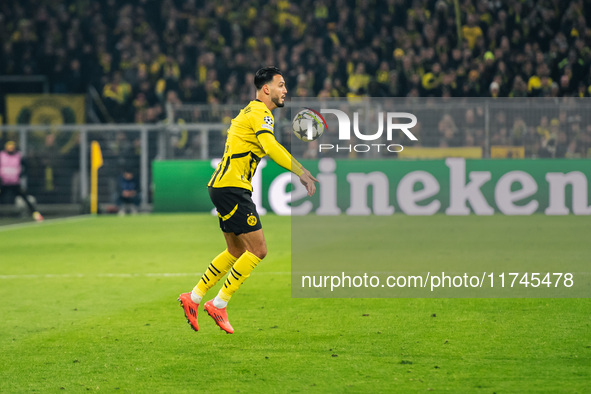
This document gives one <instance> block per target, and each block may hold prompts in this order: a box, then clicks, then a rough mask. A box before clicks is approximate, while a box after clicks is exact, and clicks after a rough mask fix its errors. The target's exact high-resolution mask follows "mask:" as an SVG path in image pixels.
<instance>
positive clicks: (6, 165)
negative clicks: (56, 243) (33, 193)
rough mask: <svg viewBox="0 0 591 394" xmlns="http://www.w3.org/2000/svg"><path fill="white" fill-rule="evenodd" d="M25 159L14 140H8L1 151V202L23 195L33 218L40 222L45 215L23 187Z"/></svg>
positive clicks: (10, 200)
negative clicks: (22, 178) (28, 196)
mask: <svg viewBox="0 0 591 394" xmlns="http://www.w3.org/2000/svg"><path fill="white" fill-rule="evenodd" d="M24 164H25V160H24V158H23V157H22V155H21V153H20V152H19V151H17V150H16V144H15V142H14V141H8V142H6V144H5V145H4V150H3V151H1V152H0V196H1V199H0V202H2V201H4V200H6V201H9V202H12V200H14V198H15V197H16V196H20V197H22V199H23V200H24V201H25V204H27V207H29V211H30V212H31V214H32V215H33V219H35V220H36V221H38V222H41V221H43V216H41V214H40V213H39V211H37V208H35V206H34V205H33V203H32V202H31V201H29V199H28V198H27V195H26V193H25V191H24V190H23V189H22V187H21V177H22V176H23V173H24V168H25V166H24Z"/></svg>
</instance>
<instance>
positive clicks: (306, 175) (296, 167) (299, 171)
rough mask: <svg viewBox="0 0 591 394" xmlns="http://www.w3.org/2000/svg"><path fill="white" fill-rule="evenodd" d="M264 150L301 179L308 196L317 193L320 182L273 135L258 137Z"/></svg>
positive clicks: (267, 134) (262, 134)
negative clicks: (317, 183)
mask: <svg viewBox="0 0 591 394" xmlns="http://www.w3.org/2000/svg"><path fill="white" fill-rule="evenodd" d="M257 138H258V139H259V142H260V143H261V146H262V147H263V150H264V151H265V153H266V154H267V155H269V157H270V158H271V159H273V161H274V162H275V163H277V164H279V165H280V166H281V167H283V168H285V169H286V170H289V171H291V172H293V173H294V174H296V175H297V176H299V177H300V182H301V183H302V185H304V186H305V187H306V190H307V191H308V195H309V196H312V195H313V194H314V193H315V191H316V185H315V184H314V182H318V180H317V179H316V178H314V177H313V176H312V174H311V173H310V171H308V170H306V169H305V168H304V166H302V165H301V164H300V163H299V162H298V161H297V160H296V159H295V158H294V157H293V156H292V155H291V154H290V153H289V152H288V151H287V149H285V148H284V147H283V146H282V145H281V144H280V143H279V142H278V141H277V140H276V139H275V136H274V135H273V134H271V133H261V134H259V135H258V136H257Z"/></svg>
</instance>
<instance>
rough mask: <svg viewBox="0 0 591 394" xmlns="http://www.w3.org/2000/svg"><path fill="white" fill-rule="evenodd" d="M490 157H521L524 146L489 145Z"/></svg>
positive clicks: (523, 153)
mask: <svg viewBox="0 0 591 394" xmlns="http://www.w3.org/2000/svg"><path fill="white" fill-rule="evenodd" d="M490 157H491V159H523V158H524V157H525V148H524V147H523V146H501V145H493V146H491V147H490Z"/></svg>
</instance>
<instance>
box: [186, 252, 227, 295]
mask: <svg viewBox="0 0 591 394" xmlns="http://www.w3.org/2000/svg"><path fill="white" fill-rule="evenodd" d="M235 262H236V257H234V256H232V255H231V254H230V252H228V249H226V250H224V251H223V252H222V253H220V254H219V255H218V256H217V257H216V258H215V259H213V260H212V262H211V264H209V267H207V269H206V270H205V273H204V274H203V276H202V277H201V280H200V281H199V283H197V286H195V288H194V289H193V293H195V294H197V296H199V297H201V298H202V297H203V296H204V295H205V293H207V290H209V289H211V288H212V287H213V285H215V284H216V283H218V281H219V280H220V279H221V278H223V277H224V275H226V272H228V270H229V269H230V268H231V267H232V265H234V263H235Z"/></svg>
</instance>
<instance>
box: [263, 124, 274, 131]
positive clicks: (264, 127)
mask: <svg viewBox="0 0 591 394" xmlns="http://www.w3.org/2000/svg"><path fill="white" fill-rule="evenodd" d="M261 128H263V129H267V130H271V131H273V126H269V125H268V124H266V123H263V124H262V125H261Z"/></svg>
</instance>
